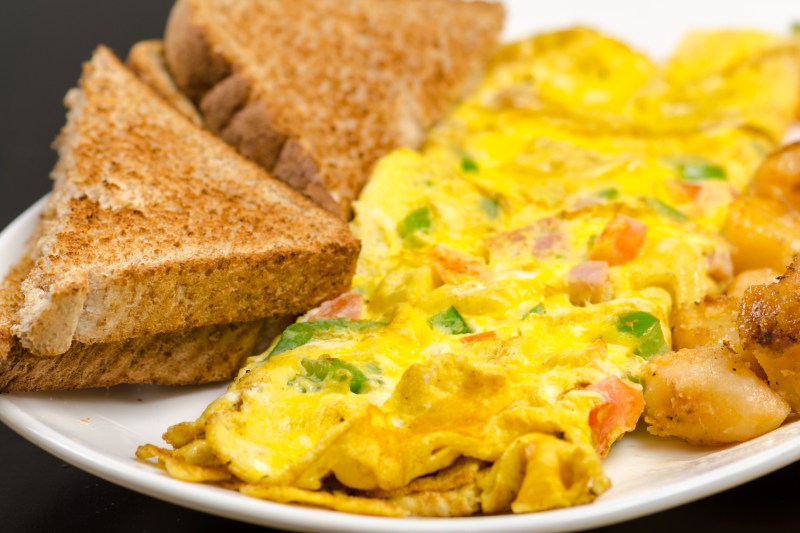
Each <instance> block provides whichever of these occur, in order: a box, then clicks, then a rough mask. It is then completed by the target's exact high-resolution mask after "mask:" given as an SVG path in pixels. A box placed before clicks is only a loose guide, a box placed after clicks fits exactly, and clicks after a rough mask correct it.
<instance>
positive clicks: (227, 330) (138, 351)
mask: <svg viewBox="0 0 800 533" xmlns="http://www.w3.org/2000/svg"><path fill="white" fill-rule="evenodd" d="M34 242H35V241H34ZM32 253H35V250H29V251H28V253H27V254H26V255H25V256H24V257H23V259H22V260H21V261H20V262H18V263H17V264H16V265H15V266H14V267H13V268H12V270H11V271H10V272H9V273H8V274H7V275H6V277H5V279H4V280H3V282H2V284H0V392H28V391H41V390H57V389H85V388H96V387H111V386H113V385H120V384H123V383H125V384H160V385H188V384H200V383H210V382H215V381H222V380H228V379H230V378H232V377H233V376H234V375H235V374H236V372H237V371H238V369H239V368H240V367H241V366H242V364H243V363H244V360H245V359H246V358H247V357H250V356H251V355H254V354H255V353H258V352H259V351H261V350H262V349H263V348H264V344H265V343H267V342H269V341H270V340H271V339H273V338H274V337H276V336H277V335H278V334H279V333H280V332H281V331H282V330H283V329H284V328H285V327H286V326H288V325H289V324H290V323H291V322H293V319H292V317H276V318H268V319H263V320H258V321H254V322H245V323H237V324H220V325H214V326H204V327H200V328H193V329H186V330H183V331H178V332H173V333H161V334H157V335H150V336H145V337H138V338H135V339H126V340H123V341H119V342H110V343H103V344H90V345H85V344H81V343H75V344H73V346H72V347H71V348H70V349H69V350H68V351H67V352H66V353H64V354H62V355H60V356H57V357H38V356H35V355H33V354H32V353H31V352H30V351H29V350H26V349H25V348H24V347H23V346H22V345H21V344H20V343H19V341H18V340H17V339H15V338H14V337H13V336H12V335H11V325H12V324H13V320H14V312H15V310H16V308H17V307H18V306H19V304H20V303H21V302H22V301H23V299H24V297H23V295H22V290H21V285H20V284H21V283H22V281H23V280H24V279H25V277H26V276H27V274H28V272H29V271H30V269H31V267H32V266H33V263H34V259H33V257H32V256H31V255H30V254H32Z"/></svg>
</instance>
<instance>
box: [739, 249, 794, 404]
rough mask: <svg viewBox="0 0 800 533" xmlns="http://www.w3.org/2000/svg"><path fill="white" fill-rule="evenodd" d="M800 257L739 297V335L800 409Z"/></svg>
mask: <svg viewBox="0 0 800 533" xmlns="http://www.w3.org/2000/svg"><path fill="white" fill-rule="evenodd" d="M799 270H800V259H798V258H795V259H794V261H792V264H791V265H790V266H789V268H788V269H787V270H786V273H785V274H784V275H783V276H781V277H780V279H779V281H778V282H777V283H773V284H771V285H760V286H756V287H751V288H750V289H748V290H747V291H745V294H744V298H743V299H742V308H741V316H740V322H739V335H740V336H741V339H742V344H743V346H744V347H745V348H746V349H748V350H751V351H752V352H753V353H754V354H755V356H756V358H757V359H758V361H759V363H761V366H762V367H763V368H764V370H765V372H766V373H767V377H768V378H769V383H770V386H771V387H772V388H773V389H774V390H776V391H777V392H779V393H780V394H781V395H782V396H783V397H784V398H785V399H786V400H787V401H788V402H789V404H790V405H791V406H792V407H793V408H794V409H795V410H800V271H799Z"/></svg>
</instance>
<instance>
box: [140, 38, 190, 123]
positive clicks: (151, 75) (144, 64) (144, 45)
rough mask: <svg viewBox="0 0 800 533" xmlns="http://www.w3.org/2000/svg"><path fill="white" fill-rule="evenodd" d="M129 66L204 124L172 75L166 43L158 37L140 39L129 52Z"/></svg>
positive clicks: (174, 105) (188, 114)
mask: <svg viewBox="0 0 800 533" xmlns="http://www.w3.org/2000/svg"><path fill="white" fill-rule="evenodd" d="M127 63H128V67H129V68H130V69H131V70H132V71H133V72H134V73H135V74H136V75H137V76H139V79H140V80H142V81H143V82H145V83H146V84H147V85H149V86H150V88H151V89H153V90H154V91H155V92H157V93H158V94H159V95H161V97H162V98H164V99H165V100H166V101H167V102H169V103H170V104H171V105H172V107H174V108H175V109H177V110H178V111H180V112H181V113H183V114H184V116H185V117H186V118H188V119H189V120H191V121H192V122H194V123H195V124H197V125H198V126H202V125H203V118H202V117H201V116H200V112H199V111H198V110H197V108H196V107H195V106H194V104H193V103H192V101H191V100H189V98H187V96H186V95H185V94H183V93H182V92H181V90H180V89H178V86H177V85H175V81H174V80H173V79H172V75H171V74H170V73H169V69H167V63H166V59H165V58H164V43H163V42H162V41H160V40H158V39H152V40H149V41H139V42H138V43H136V44H134V45H133V46H132V47H131V50H130V52H128V61H127Z"/></svg>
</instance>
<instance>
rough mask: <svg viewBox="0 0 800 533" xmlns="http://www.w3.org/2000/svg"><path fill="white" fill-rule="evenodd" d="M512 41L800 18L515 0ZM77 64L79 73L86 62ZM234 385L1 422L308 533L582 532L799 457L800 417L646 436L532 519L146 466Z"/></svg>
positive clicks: (3, 244) (116, 473)
mask: <svg viewBox="0 0 800 533" xmlns="http://www.w3.org/2000/svg"><path fill="white" fill-rule="evenodd" d="M508 4H509V13H510V14H509V23H508V27H507V32H506V38H516V37H522V36H524V35H527V34H529V33H531V32H533V31H537V30H542V29H547V28H553V27H559V26H566V25H571V24H575V23H584V24H591V25H594V26H597V27H599V28H601V29H604V30H606V31H610V32H612V33H614V34H616V35H618V36H620V37H622V38H624V39H626V40H628V41H629V42H631V43H634V44H635V45H636V46H637V47H638V48H640V49H642V50H644V51H647V52H649V53H651V54H655V55H657V56H664V55H665V54H666V53H667V51H668V50H669V49H670V47H671V46H672V45H674V43H675V42H676V41H677V40H678V38H679V37H680V35H681V34H682V33H683V32H684V31H685V30H687V29H689V28H691V27H713V26H740V27H760V28H766V29H772V30H776V31H786V30H787V28H788V27H789V26H790V24H791V23H792V22H793V21H795V20H800V5H798V4H797V3H796V2H795V1H794V0H785V1H779V0H771V1H770V2H760V3H758V5H757V8H755V9H754V4H753V3H751V2H746V1H732V0H727V1H724V2H723V1H716V2H709V1H704V2H698V1H696V0H692V1H691V2H689V1H676V0H673V1H672V2H658V3H655V2H638V3H637V2H633V1H622V0H614V1H603V2H598V1H596V0H595V1H592V0H585V1H577V0H573V1H569V0H559V1H558V2H547V3H546V5H545V3H544V2H525V1H522V0H520V1H511V2H508ZM76 68H77V66H76ZM41 207H42V201H40V202H38V203H37V204H36V205H34V206H32V207H31V208H30V209H28V210H27V211H26V212H25V213H24V214H22V215H21V216H20V217H19V218H18V219H17V220H16V221H15V222H14V223H12V224H11V225H10V226H9V227H8V228H6V230H5V231H4V232H3V233H2V234H0V273H2V272H5V271H6V270H7V269H8V268H9V266H10V265H11V264H12V263H13V262H14V261H15V260H16V259H17V257H18V256H19V254H20V253H21V250H22V246H23V244H24V242H25V240H26V238H27V237H28V235H30V234H31V233H32V231H33V229H34V226H35V224H36V219H37V216H38V213H39V211H40V210H41ZM223 390H224V386H222V385H217V386H205V387H189V388H166V387H134V386H128V387H118V388H114V389H112V390H108V391H106V390H97V391H73V392H59V393H37V394H5V395H0V420H2V421H3V422H5V423H6V424H7V425H8V426H9V427H11V428H12V429H14V430H15V431H17V432H18V433H19V434H21V435H22V436H24V437H25V438H27V439H28V440H30V441H31V442H33V443H34V444H36V445H38V446H40V447H42V448H44V449H45V450H47V451H49V452H50V453H52V454H54V455H56V456H58V457H60V458H61V459H63V460H64V461H67V462H69V463H71V464H73V465H75V466H77V467H79V468H82V469H84V470H86V471H88V472H91V473H93V474H95V475H97V476H99V477H102V478H104V479H106V480H108V481H111V482H114V483H117V484H119V485H122V486H125V487H128V488H130V489H133V490H137V491H140V492H143V493H145V494H149V495H151V496H155V497H157V498H161V499H163V500H167V501H170V502H173V503H176V504H179V505H184V506H187V507H191V508H194V509H198V510H201V511H205V512H209V513H213V514H217V515H221V516H226V517H229V518H234V519H238V520H242V521H246V522H252V523H255V524H261V525H266V526H272V527H278V528H285V529H291V530H298V531H325V532H328V531H330V532H373V531H383V532H386V533H392V532H398V533H399V532H406V531H415V532H432V533H433V532H436V533H445V532H449V533H463V532H467V531H469V532H487V533H489V532H491V533H496V532H505V533H515V532H522V531H525V532H527V533H532V532H540V531H549V532H553V531H572V530H576V529H584V528H589V527H597V526H601V525H605V524H610V523H613V522H619V521H622V520H626V519H630V518H634V517H637V516H641V515H644V514H648V513H652V512H656V511H659V510H663V509H667V508H669V507H674V506H677V505H680V504H682V503H686V502H689V501H692V500H696V499H698V498H701V497H703V496H707V495H710V494H713V493H715V492H719V491H722V490H725V489H727V488H730V487H733V486H735V485H738V484H741V483H744V482H746V481H749V480H751V479H754V478H756V477H758V476H761V475H764V474H767V473H769V472H772V471H773V470H776V469H778V468H780V467H782V466H784V465H787V464H789V463H792V462H794V461H796V460H798V459H800V421H794V422H791V423H788V424H786V425H784V426H783V427H781V428H780V429H778V430H776V431H774V432H772V433H770V434H769V435H765V436H763V437H761V438H758V439H755V440H752V441H750V442H747V443H744V444H741V445H738V446H732V447H726V448H719V449H701V448H693V447H690V446H688V445H684V444H681V443H679V442H677V441H673V440H669V439H656V438H654V437H650V436H648V435H647V434H646V433H644V432H642V431H638V432H635V433H634V434H632V435H629V436H628V437H626V438H625V439H623V440H622V441H621V442H620V443H619V444H618V445H616V446H615V448H614V449H613V450H612V452H611V454H610V456H609V457H608V458H607V459H606V461H605V467H606V471H607V472H608V474H609V476H610V477H611V478H612V480H613V482H614V487H613V488H612V489H611V490H610V491H608V492H607V493H606V494H604V495H603V496H601V497H600V498H599V499H598V500H597V501H596V502H595V503H592V504H590V505H584V506H580V507H574V508H570V509H563V510H558V511H549V512H544V513H538V514H531V515H518V516H489V517H475V518H459V519H446V520H442V519H405V520H397V519H385V518H373V517H366V516H357V515H348V514H343V513H334V512H332V511H323V510H316V509H308V508H300V507H295V506H288V505H281V504H276V503H272V502H266V501H260V500H255V499H251V498H247V497H244V496H241V495H239V494H238V493H236V492H232V491H226V490H223V489H218V488H216V487H212V486H206V485H196V484H190V483H183V482H180V481H176V480H174V479H171V478H169V477H168V476H167V475H165V474H164V473H162V472H161V471H159V470H157V469H155V468H153V467H151V466H148V465H145V464H141V463H139V462H137V461H136V459H135V458H134V452H135V450H136V447H137V446H139V445H140V444H143V443H148V442H150V443H159V442H161V433H162V432H163V431H164V430H165V429H166V428H167V427H168V426H169V425H171V424H174V423H176V422H179V421H184V420H192V419H194V418H196V417H197V416H198V415H199V414H200V413H201V411H202V410H203V408H204V407H205V406H206V405H207V404H208V403H209V402H211V401H212V400H213V399H215V398H216V397H217V396H218V395H219V394H220V393H221V392H222V391H223Z"/></svg>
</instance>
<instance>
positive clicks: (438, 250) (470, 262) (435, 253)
mask: <svg viewBox="0 0 800 533" xmlns="http://www.w3.org/2000/svg"><path fill="white" fill-rule="evenodd" d="M431 258H432V259H433V269H434V270H435V271H436V273H437V274H438V275H439V278H441V280H442V281H443V282H444V283H457V282H458V281H459V280H463V279H464V278H476V279H486V278H487V277H488V276H489V269H488V268H486V264H485V263H484V262H483V261H482V260H481V259H478V258H477V257H473V256H471V255H467V254H464V253H461V252H457V251H455V250H451V249H450V248H447V247H445V246H436V247H434V248H433V249H432V250H431Z"/></svg>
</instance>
